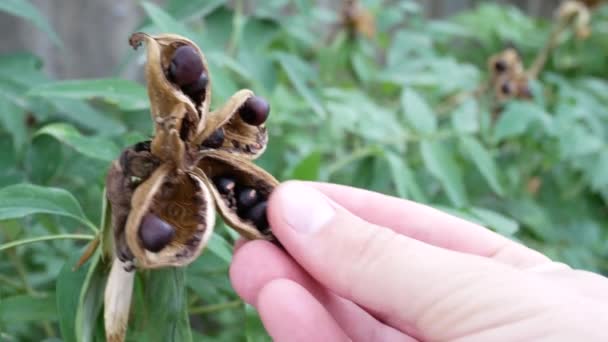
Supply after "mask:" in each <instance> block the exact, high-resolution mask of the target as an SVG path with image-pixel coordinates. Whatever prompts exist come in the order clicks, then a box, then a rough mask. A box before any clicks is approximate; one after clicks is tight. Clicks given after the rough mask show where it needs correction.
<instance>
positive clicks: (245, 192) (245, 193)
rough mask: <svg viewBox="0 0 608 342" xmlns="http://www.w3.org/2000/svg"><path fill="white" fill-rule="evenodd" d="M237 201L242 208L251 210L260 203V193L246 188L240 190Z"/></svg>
mask: <svg viewBox="0 0 608 342" xmlns="http://www.w3.org/2000/svg"><path fill="white" fill-rule="evenodd" d="M237 199H238V204H239V206H240V207H243V208H251V207H253V206H254V205H255V204H256V203H257V202H258V192H257V191H255V189H251V188H245V187H244V188H242V189H240V191H239V194H238V197H237Z"/></svg>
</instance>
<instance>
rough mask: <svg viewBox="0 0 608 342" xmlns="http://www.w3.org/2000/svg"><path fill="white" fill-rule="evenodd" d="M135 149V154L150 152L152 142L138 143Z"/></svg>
mask: <svg viewBox="0 0 608 342" xmlns="http://www.w3.org/2000/svg"><path fill="white" fill-rule="evenodd" d="M133 149H134V150H135V152H141V151H150V140H146V141H141V142H138V143H137V144H135V146H134V147H133Z"/></svg>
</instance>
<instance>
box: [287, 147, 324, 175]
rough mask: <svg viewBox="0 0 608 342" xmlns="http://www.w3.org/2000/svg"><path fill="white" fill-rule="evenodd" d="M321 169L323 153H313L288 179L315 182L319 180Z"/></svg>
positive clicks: (304, 159) (300, 163)
mask: <svg viewBox="0 0 608 342" xmlns="http://www.w3.org/2000/svg"><path fill="white" fill-rule="evenodd" d="M320 168H321V152H320V151H313V152H311V153H309V154H308V155H307V156H306V157H304V158H303V159H302V160H300V162H298V163H297V164H296V165H295V166H294V168H293V169H292V170H291V175H290V176H289V177H288V178H291V179H299V180H310V181H314V180H317V179H319V169H320Z"/></svg>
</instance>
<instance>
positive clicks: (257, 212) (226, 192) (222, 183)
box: [213, 175, 268, 233]
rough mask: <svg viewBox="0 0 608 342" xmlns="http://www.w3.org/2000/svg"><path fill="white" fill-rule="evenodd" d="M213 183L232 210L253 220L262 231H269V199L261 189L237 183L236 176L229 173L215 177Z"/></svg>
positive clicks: (240, 216)
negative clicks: (267, 209)
mask: <svg viewBox="0 0 608 342" xmlns="http://www.w3.org/2000/svg"><path fill="white" fill-rule="evenodd" d="M213 183H214V184H215V186H216V188H217V190H218V192H219V193H220V195H221V196H222V199H223V200H224V201H225V202H226V204H227V205H228V207H229V208H230V209H231V210H233V211H235V212H236V213H237V215H238V216H239V218H241V219H243V220H248V221H251V222H252V223H253V225H255V227H256V228H257V230H258V231H260V232H261V233H266V232H267V231H268V218H267V217H266V207H267V206H268V199H267V198H265V197H264V196H262V194H260V192H259V191H257V190H256V189H253V188H251V187H248V186H244V185H241V184H237V182H236V180H235V178H234V177H230V176H229V175H224V176H218V177H215V178H213Z"/></svg>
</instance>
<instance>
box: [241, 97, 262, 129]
mask: <svg viewBox="0 0 608 342" xmlns="http://www.w3.org/2000/svg"><path fill="white" fill-rule="evenodd" d="M269 113H270V105H269V104H268V102H267V101H266V100H264V99H263V98H261V97H259V96H252V97H250V98H248V99H247V101H245V103H244V104H243V107H241V110H240V111H239V114H240V115H241V119H243V121H245V122H246V123H248V124H250V125H253V126H259V125H261V124H263V123H264V122H266V119H268V114H269Z"/></svg>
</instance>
